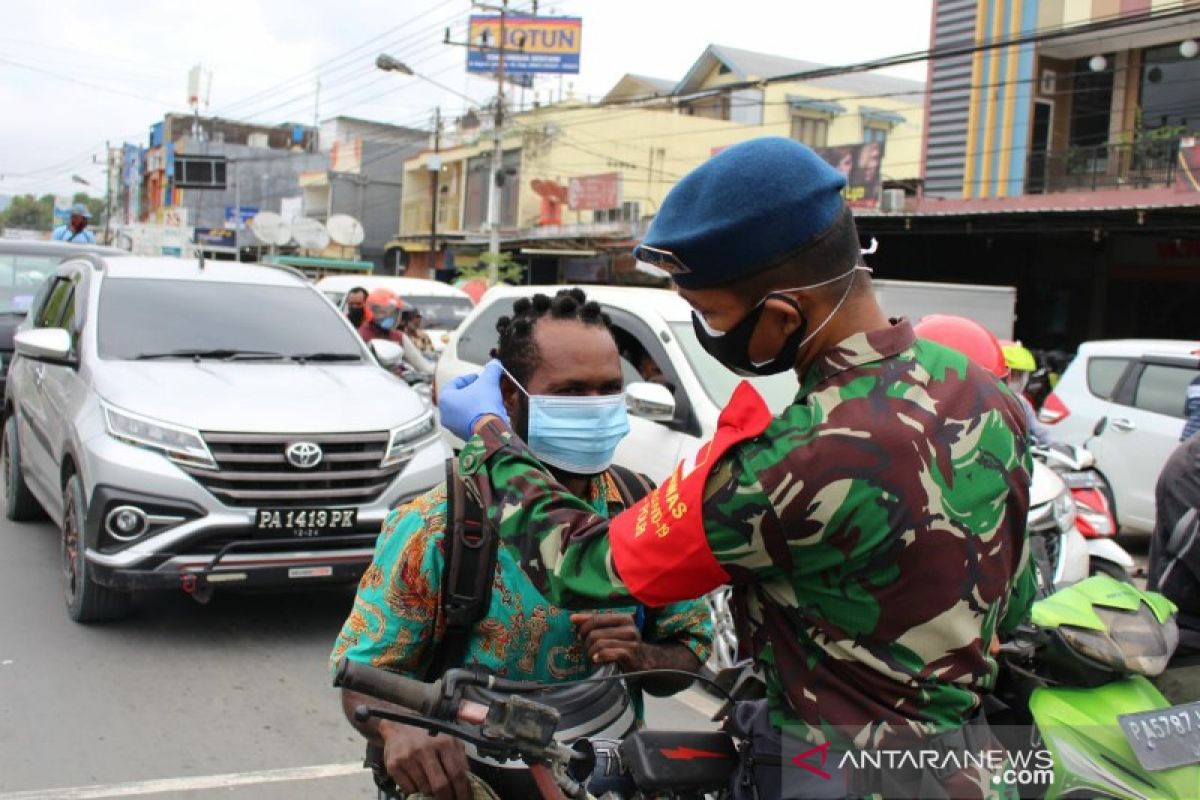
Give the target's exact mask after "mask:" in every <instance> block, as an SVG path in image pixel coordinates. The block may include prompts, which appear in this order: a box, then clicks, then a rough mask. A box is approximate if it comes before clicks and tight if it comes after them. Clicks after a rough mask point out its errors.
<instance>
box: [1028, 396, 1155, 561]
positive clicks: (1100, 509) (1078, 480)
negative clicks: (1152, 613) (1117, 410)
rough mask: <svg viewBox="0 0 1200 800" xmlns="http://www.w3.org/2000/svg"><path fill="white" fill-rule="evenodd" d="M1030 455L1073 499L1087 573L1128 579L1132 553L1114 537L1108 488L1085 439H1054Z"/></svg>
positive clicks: (1099, 426)
mask: <svg viewBox="0 0 1200 800" xmlns="http://www.w3.org/2000/svg"><path fill="white" fill-rule="evenodd" d="M1106 425H1107V420H1105V419H1101V420H1100V421H1099V422H1098V423H1097V424H1096V428H1095V431H1094V432H1093V438H1094V437H1095V436H1096V435H1098V434H1099V433H1100V432H1102V431H1103V430H1104V427H1105V426H1106ZM1090 441H1091V439H1088V442H1090ZM1034 455H1035V457H1036V458H1038V459H1039V460H1040V461H1042V462H1043V463H1045V464H1046V465H1047V466H1048V467H1050V469H1052V470H1054V471H1055V472H1056V473H1057V474H1058V476H1059V478H1061V479H1062V481H1063V483H1065V484H1066V485H1067V488H1068V489H1070V491H1071V497H1072V498H1074V500H1075V526H1076V527H1077V528H1078V529H1079V532H1080V533H1081V534H1082V535H1083V537H1084V538H1085V539H1086V540H1087V549H1088V555H1089V557H1090V565H1089V569H1088V572H1089V574H1092V575H1095V574H1097V573H1104V574H1106V575H1111V576H1112V577H1114V578H1116V579H1117V580H1120V581H1129V580H1132V578H1131V576H1132V574H1133V571H1134V569H1135V564H1134V560H1133V557H1132V556H1131V555H1129V552H1128V551H1126V550H1125V548H1123V547H1121V545H1119V544H1117V542H1116V541H1115V538H1114V537H1116V535H1117V532H1118V526H1117V517H1116V512H1115V510H1114V508H1113V502H1112V489H1111V487H1109V485H1108V481H1107V480H1105V478H1104V476H1103V475H1102V474H1100V472H1099V470H1097V469H1096V457H1095V456H1094V455H1092V452H1091V451H1090V450H1088V449H1087V442H1085V443H1084V444H1082V445H1078V446H1077V445H1069V444H1065V443H1062V442H1055V443H1054V444H1052V445H1050V446H1049V447H1039V448H1035V449H1034Z"/></svg>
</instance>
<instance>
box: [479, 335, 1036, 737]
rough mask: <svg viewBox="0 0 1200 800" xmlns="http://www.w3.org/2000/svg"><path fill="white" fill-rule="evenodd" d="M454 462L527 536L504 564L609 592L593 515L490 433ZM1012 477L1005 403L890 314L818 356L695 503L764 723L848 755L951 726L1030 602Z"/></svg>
mask: <svg viewBox="0 0 1200 800" xmlns="http://www.w3.org/2000/svg"><path fill="white" fill-rule="evenodd" d="M461 463H463V464H464V466H465V467H466V470H465V471H471V472H474V473H476V478H475V479H476V480H479V481H486V482H487V483H489V484H490V486H491V489H492V490H493V491H494V492H495V493H496V497H497V499H499V500H501V501H502V502H497V503H495V504H494V506H493V509H494V514H493V518H492V521H493V523H495V524H496V525H497V528H498V530H499V531H500V534H501V536H502V537H505V538H508V537H513V538H518V537H519V538H525V537H528V536H529V535H530V534H531V533H534V534H536V536H537V537H538V538H539V539H540V540H541V541H542V545H541V547H540V549H539V551H538V552H537V553H533V554H530V557H529V558H527V559H526V560H524V561H523V562H522V566H523V568H524V569H525V570H526V572H528V573H529V574H530V577H531V579H532V580H533V581H534V583H535V584H536V585H538V586H539V587H540V588H541V589H542V590H543V591H545V592H547V594H548V596H550V597H553V598H556V600H557V601H558V602H561V603H563V604H565V605H573V604H588V603H591V604H595V603H596V602H597V601H608V602H617V601H618V599H619V598H620V597H621V595H622V594H623V593H626V592H627V591H628V590H627V589H626V587H625V586H624V585H623V584H622V583H621V581H620V578H619V577H618V575H617V573H616V570H615V568H614V567H613V565H612V555H611V551H610V549H609V541H608V537H607V536H606V535H604V534H605V533H606V531H607V526H608V521H607V520H606V519H605V518H604V517H602V516H600V515H597V514H595V513H593V512H592V511H591V509H590V508H588V507H587V505H586V504H585V503H582V502H581V501H579V500H578V499H577V498H574V497H572V496H571V495H570V494H569V493H567V492H566V491H565V490H563V489H562V487H560V486H558V485H557V484H555V483H554V481H553V479H552V478H551V477H550V476H549V475H548V474H546V473H545V472H544V471H542V468H541V467H540V466H539V464H538V462H537V461H536V460H535V459H534V458H533V457H532V456H531V455H530V454H529V451H528V450H527V449H526V447H525V445H524V444H523V443H522V442H521V440H520V439H519V438H518V437H517V436H515V435H514V434H512V433H511V432H509V431H508V430H507V429H506V428H504V426H502V425H500V424H498V423H491V424H489V425H487V426H484V428H483V429H482V430H481V431H480V432H479V434H478V435H477V436H476V437H475V438H473V439H472V440H471V441H470V442H469V443H468V446H467V449H466V450H465V451H464V453H463V457H462V462H461ZM1031 471H1032V463H1031V460H1030V454H1029V452H1028V448H1027V443H1026V432H1025V428H1024V420H1023V416H1022V414H1021V409H1020V406H1019V405H1017V403H1016V401H1015V399H1014V398H1013V396H1012V395H1011V394H1009V393H1008V392H1007V390H1005V389H1003V388H1002V387H1001V386H1000V385H999V382H998V381H996V380H995V379H994V378H993V377H992V376H991V374H990V373H987V372H985V371H984V370H982V369H981V368H980V367H978V366H976V365H975V364H973V363H971V362H969V361H968V360H967V358H966V357H965V356H963V355H962V354H960V353H958V352H957V351H954V350H950V349H948V348H945V347H942V346H940V345H938V344H935V343H932V342H929V341H926V340H918V339H916V338H915V337H914V335H913V332H912V328H911V326H910V325H909V324H908V323H907V322H899V323H896V324H894V325H892V326H891V327H890V328H889V329H885V330H880V331H875V332H871V333H864V334H857V335H855V336H852V337H850V338H849V339H847V340H845V341H843V342H841V343H840V344H839V345H837V346H835V347H833V348H832V349H830V350H828V351H826V352H824V353H823V354H821V356H820V357H819V358H818V359H817V360H816V362H815V363H814V364H813V365H812V366H811V367H810V368H809V369H808V370H807V372H806V373H805V375H804V376H803V378H802V380H801V388H800V391H799V393H798V394H797V396H796V399H795V401H794V403H793V404H792V405H791V406H789V407H788V408H787V409H786V410H785V411H784V412H783V413H782V414H781V415H780V416H779V417H777V418H775V419H774V420H773V421H771V422H770V424H769V427H767V429H766V431H765V432H764V433H763V434H762V435H760V436H757V437H756V438H753V439H750V440H747V441H743V442H740V443H739V444H737V445H735V446H734V448H733V449H732V450H729V451H728V452H726V454H725V455H724V457H723V458H721V459H720V460H719V461H717V462H716V464H715V465H714V466H713V468H712V471H711V472H710V473H709V476H708V478H707V483H706V484H705V493H704V501H703V504H702V509H701V512H700V513H701V514H702V517H703V532H704V534H703V535H704V536H706V538H707V545H708V547H709V548H710V549H711V551H712V553H713V555H714V556H715V557H716V560H717V562H719V564H720V565H721V566H722V567H723V568H724V570H725V571H726V573H727V574H728V575H729V577H730V580H731V583H732V584H733V585H734V587H735V594H736V597H737V600H738V608H739V613H738V617H739V619H738V622H739V627H740V629H741V632H742V641H743V644H748V645H749V646H750V648H751V649H752V651H753V654H754V656H755V657H756V658H758V659H759V660H760V661H761V662H762V663H763V664H764V665H765V666H766V673H767V679H768V684H769V686H768V700H769V702H770V707H771V710H772V721H773V722H774V723H775V724H776V725H777V726H779V727H781V728H785V729H786V730H787V732H788V733H789V734H791V735H796V736H801V737H803V738H806V739H808V740H810V741H823V740H833V741H840V742H844V741H845V739H844V738H843V737H849V738H850V739H852V740H854V741H855V743H857V744H859V745H860V746H862V745H866V744H868V743H870V742H872V741H873V740H876V739H877V738H878V736H879V735H880V734H881V733H883V734H885V733H886V731H887V730H888V729H890V728H908V729H915V730H916V731H918V732H922V733H931V732H935V731H939V730H946V729H951V728H955V727H957V726H959V725H961V724H962V722H963V721H964V719H966V718H967V717H968V716H969V715H971V714H972V712H973V711H974V710H975V709H976V708H977V707H978V704H979V702H980V695H981V693H983V692H986V691H987V690H989V689H990V688H991V686H992V683H993V681H994V679H995V672H996V665H995V662H994V660H993V659H992V658H991V657H990V655H989V654H988V645H989V643H990V641H991V637H992V634H993V632H995V631H996V630H997V629H998V628H1001V627H1005V626H1007V625H1010V624H1013V623H1015V622H1016V621H1018V620H1019V618H1020V617H1021V616H1023V615H1024V613H1025V612H1026V610H1027V607H1028V604H1029V602H1031V600H1032V596H1033V591H1034V583H1033V579H1032V574H1031V570H1030V569H1029V565H1028V560H1029V559H1028V547H1027V544H1026V539H1025V518H1026V513H1027V511H1028V503H1029V483H1030V474H1031ZM636 512H637V508H636V507H635V509H633V510H631V511H628V512H625V513H627V514H633V513H636ZM692 513H694V512H692ZM667 524H668V525H671V524H677V523H672V522H671V521H670V520H668V521H667ZM660 535H661V534H660ZM667 577H669V576H664V580H665V578H667ZM1014 587H1015V588H1016V589H1017V591H1013V589H1014Z"/></svg>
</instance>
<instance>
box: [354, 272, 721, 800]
mask: <svg viewBox="0 0 1200 800" xmlns="http://www.w3.org/2000/svg"><path fill="white" fill-rule="evenodd" d="M497 329H498V331H499V341H498V347H497V350H496V351H495V354H496V356H497V357H498V360H499V362H500V363H501V364H502V365H503V367H504V369H505V371H506V372H505V375H506V377H505V379H504V384H503V388H502V392H503V396H504V405H505V410H506V412H507V413H508V415H509V418H510V419H512V420H513V425H514V428H515V430H517V431H519V432H520V434H521V436H522V437H523V439H524V440H526V441H528V443H529V446H530V448H531V450H532V452H533V454H534V456H535V457H536V458H537V459H538V461H539V463H540V464H543V465H544V468H545V469H546V470H547V471H548V474H549V475H551V476H552V477H553V479H554V480H555V481H556V482H557V483H559V484H561V485H562V486H564V487H566V488H567V490H568V491H570V492H571V493H572V495H573V496H574V497H576V498H578V499H579V501H580V502H581V503H585V504H586V505H587V506H588V507H589V508H590V509H592V510H593V512H594V513H596V514H599V515H601V516H604V517H608V516H612V515H614V514H616V513H619V512H620V511H621V510H623V509H624V508H625V507H626V506H628V505H630V504H631V503H632V502H633V500H635V499H636V498H637V497H641V496H644V494H645V492H646V491H647V490H648V489H649V488H650V485H649V481H648V479H645V478H644V477H643V476H638V475H637V474H635V473H633V472H632V471H630V470H626V469H624V468H621V467H617V466H614V465H612V464H611V461H612V458H613V453H614V452H615V449H616V447H617V444H618V443H619V442H620V441H621V440H622V439H623V438H624V437H625V435H626V433H627V432H628V430H629V423H628V419H627V417H626V410H625V404H624V396H623V394H622V391H621V388H622V374H621V367H620V360H619V357H618V354H617V347H616V343H615V342H614V340H613V335H612V330H611V328H610V325H609V322H608V318H607V317H606V316H605V315H603V314H602V313H601V312H600V308H599V306H597V305H596V304H595V303H592V302H588V301H587V298H586V296H585V295H584V293H583V292H582V291H580V290H579V289H573V290H569V291H568V290H563V291H560V292H559V293H558V294H557V295H556V296H555V297H553V298H551V297H548V296H546V295H541V294H538V295H535V296H534V297H533V298H532V299H529V298H522V299H519V300H517V301H516V302H515V303H514V304H513V310H512V314H511V316H504V317H502V318H501V319H500V320H499V323H498V325H497ZM581 440H586V442H587V443H588V444H587V445H581V444H580V441H581ZM448 485H452V488H453V491H454V492H455V493H461V492H463V491H465V489H464V487H463V486H462V485H461V483H460V482H459V481H458V480H457V478H456V477H455V476H453V475H451V476H449V477H448V481H447V483H443V484H441V485H439V486H437V487H435V488H434V489H432V490H431V491H430V492H428V493H426V494H425V495H423V496H422V497H420V498H418V499H416V500H414V501H413V502H412V503H409V504H407V505H405V506H402V507H400V508H398V509H397V510H395V511H393V512H392V513H391V514H390V515H389V516H388V518H387V520H386V521H385V522H384V525H383V532H382V534H381V535H380V538H379V541H378V544H377V546H376V553H375V558H374V561H373V563H372V564H371V566H370V567H369V568H368V570H367V572H366V574H365V576H364V577H363V580H362V583H361V584H360V586H359V590H358V596H357V597H356V598H355V602H354V607H353V609H352V611H351V613H350V616H349V618H348V619H347V620H346V624H345V626H344V627H343V629H342V632H341V634H340V636H339V637H338V640H337V643H336V645H335V647H334V650H333V654H332V656H331V665H332V666H336V664H337V662H338V661H339V660H340V659H341V658H342V657H343V656H344V657H346V658H349V659H351V660H354V661H360V662H364V663H368V664H371V665H373V666H376V667H379V668H382V669H386V670H389V671H392V672H396V673H400V674H403V675H405V676H408V677H414V678H422V677H425V678H426V679H427V680H433V679H435V678H438V677H440V676H441V674H442V672H444V671H445V670H446V669H450V668H453V667H461V666H471V665H479V666H482V667H484V668H487V669H488V670H490V671H492V672H494V673H496V674H500V675H503V676H504V677H507V678H510V679H514V680H535V681H540V682H547V683H551V684H553V683H557V682H561V681H565V680H569V679H572V678H582V677H586V676H587V675H588V674H589V673H590V672H591V671H592V669H593V668H594V667H595V666H596V665H598V664H599V665H603V664H610V663H611V664H615V665H616V666H617V667H618V668H619V669H621V670H623V671H626V672H634V671H638V670H643V669H650V668H656V667H664V668H670V669H680V670H687V671H690V672H695V671H696V670H698V669H699V668H700V665H701V664H703V663H704V662H705V661H706V660H707V658H708V654H709V651H710V648H711V642H712V626H711V624H710V622H709V619H708V612H707V606H706V605H705V603H704V601H703V600H696V601H691V600H689V601H683V602H678V603H673V604H670V605H667V606H665V607H663V608H659V609H655V610H653V611H647V610H646V609H644V608H641V607H639V606H637V605H636V604H632V603H630V604H629V605H628V606H626V607H623V608H617V609H610V610H608V611H606V612H603V613H595V614H592V613H576V614H572V613H570V612H568V611H564V610H562V609H561V608H560V607H558V606H556V605H554V604H553V603H551V602H550V601H549V600H548V599H547V598H546V597H545V596H543V595H542V594H541V592H539V591H538V589H537V588H536V587H535V586H534V584H533V583H532V582H531V581H530V580H529V578H527V577H526V575H525V573H524V572H522V571H521V567H520V564H519V560H520V559H519V555H520V553H523V552H533V551H534V550H536V547H537V545H538V542H537V538H536V536H532V535H531V536H529V537H526V539H524V540H523V541H515V540H511V541H509V542H508V543H507V544H509V545H511V546H512V547H504V548H501V549H499V551H498V552H496V561H495V565H494V573H495V577H494V579H493V580H488V581H486V586H487V588H488V589H489V592H488V598H487V601H486V602H487V612H486V614H484V615H482V616H481V617H480V618H479V619H477V620H476V621H474V622H472V623H471V624H470V627H469V630H464V631H456V629H455V627H454V625H453V624H451V623H448V621H447V615H446V613H443V605H442V603H441V602H440V599H441V598H442V597H443V592H444V587H445V586H446V584H447V583H448V582H449V581H450V580H451V575H452V574H454V573H457V572H459V571H464V570H465V571H467V572H472V571H473V570H474V569H475V568H479V569H482V568H483V567H478V566H477V565H475V564H471V565H470V569H468V566H467V565H466V562H465V561H463V560H460V559H455V558H454V556H453V555H452V554H453V552H454V551H453V549H452V548H453V543H454V540H453V538H452V537H454V536H455V535H456V533H457V532H456V530H455V529H454V522H455V519H456V513H455V512H454V511H453V509H454V508H455V506H454V504H453V503H451V502H450V501H449V500H448V491H447V487H448ZM639 486H640V487H642V488H640V491H638V490H637V489H638V487H639ZM459 496H461V495H459ZM452 561H453V562H454V563H453V564H451V562H452ZM459 591H460V592H461V589H460V590H459ZM460 601H461V597H460ZM455 634H457V636H456V635H455ZM684 685H686V682H685V683H684V684H683V685H681V684H679V682H678V681H670V680H668V681H666V682H663V681H662V680H661V679H660V680H659V682H658V683H646V684H642V685H641V687H634V690H633V692H634V698H633V701H634V702H633V709H631V710H630V712H629V713H628V714H627V715H626V721H625V723H624V726H625V729H624V730H611V731H609V733H608V735H609V736H619V735H621V734H623V733H626V732H628V729H629V726H631V725H632V723H633V721H634V718H635V716H637V717H640V716H641V703H640V690H641V688H645V689H646V690H647V691H650V692H651V693H653V694H669V693H672V692H674V691H678V690H679V689H681V688H683V686H684ZM597 688H598V690H600V691H602V692H603V691H604V690H605V689H606V687H597ZM597 699H598V700H600V699H602V698H597ZM539 700H540V701H541V702H550V703H553V702H554V700H553V696H552V695H546V694H541V695H539ZM343 701H344V702H343V705H344V707H345V709H346V713H347V716H348V718H349V719H350V720H351V722H352V724H353V725H354V726H355V727H356V728H357V729H358V730H359V731H360V732H362V733H363V735H364V736H366V737H367V738H368V739H369V740H370V741H372V742H374V743H375V744H376V745H377V746H378V747H379V748H381V749H382V754H381V762H382V764H383V766H384V769H385V770H386V773H387V774H388V775H389V776H390V777H391V779H392V780H394V781H395V782H396V784H398V785H399V787H400V788H401V789H402V790H403V791H405V792H409V793H411V792H417V791H420V792H423V793H426V794H432V795H433V796H434V797H437V798H439V800H441V799H442V798H451V797H452V798H456V800H465V798H468V797H470V796H471V795H470V793H469V791H470V790H469V786H468V783H467V771H468V769H467V759H466V756H465V754H464V748H463V745H462V743H461V742H460V741H458V740H457V739H452V738H450V737H448V736H443V735H439V736H430V735H429V734H428V733H427V732H425V731H424V730H420V729H416V728H409V727H407V726H403V725H399V724H396V723H391V722H379V721H378V720H375V721H372V722H369V723H361V722H358V721H356V720H355V719H354V716H353V712H354V708H355V706H356V705H358V704H360V703H368V702H371V701H370V699H369V698H364V697H363V696H362V695H359V694H356V693H354V692H349V691H346V690H344V691H343ZM582 702H583V699H582V698H581V697H579V696H578V694H576V695H575V696H573V699H572V706H573V707H576V706H579V705H580V704H581V703H582ZM611 702H612V701H611V698H610V699H608V700H607V701H605V707H604V708H598V709H594V711H595V716H596V717H602V716H604V715H605V714H608V713H609V712H611V711H612V710H613V709H612V708H611V707H610V705H609V704H610V703H611ZM584 716H585V717H586V715H584ZM586 724H587V722H586V720H585V721H584V722H582V723H581V722H579V721H574V722H572V723H571V724H570V725H568V726H567V727H569V728H571V729H574V730H575V731H576V735H582V733H581V729H583V728H584V726H585V725H586ZM601 727H604V726H601ZM609 727H611V726H609ZM598 730H599V729H597V730H595V731H593V733H595V732H598ZM518 766H519V764H513V765H512V766H511V768H508V769H504V768H501V767H497V766H495V765H490V764H480V763H472V765H471V770H472V771H473V772H474V773H475V774H477V775H479V776H481V777H484V778H486V779H487V781H488V783H489V784H490V785H491V786H492V787H493V788H494V789H496V790H497V791H499V792H500V793H501V794H502V795H503V796H505V797H522V798H524V797H528V796H534V795H535V794H536V791H535V790H534V789H533V787H531V786H528V785H526V783H524V782H523V779H522V776H521V775H519V774H513V773H515V772H517V770H516V769H515V768H516V767H518Z"/></svg>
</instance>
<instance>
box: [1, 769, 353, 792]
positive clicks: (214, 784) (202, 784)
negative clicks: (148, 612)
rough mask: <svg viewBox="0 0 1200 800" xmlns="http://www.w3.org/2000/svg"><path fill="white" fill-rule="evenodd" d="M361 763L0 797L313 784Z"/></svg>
mask: <svg viewBox="0 0 1200 800" xmlns="http://www.w3.org/2000/svg"><path fill="white" fill-rule="evenodd" d="M365 773H366V770H365V769H364V768H363V765H362V762H361V761H354V762H351V763H349V764H318V765H316V766H311V767H293V768H290V769H268V770H262V771H261V772H231V773H228V774H226V775H196V776H194V777H190V778H161V779H158V780H149V781H131V782H129V783H108V784H101V785H97V786H75V787H71V788H67V789H33V790H31V791H25V792H8V793H7V794H0V800H94V798H102V797H139V796H142V795H149V794H168V793H175V792H196V791H204V790H207V789H232V788H234V787H236V786H256V785H259V784H263V783H287V782H289V781H313V780H320V779H322V778H343V777H345V776H347V775H359V774H362V775H363V776H364V778H365V777H366V774H365Z"/></svg>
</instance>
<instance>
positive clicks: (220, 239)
mask: <svg viewBox="0 0 1200 800" xmlns="http://www.w3.org/2000/svg"><path fill="white" fill-rule="evenodd" d="M192 241H194V242H195V243H196V244H203V245H207V246H209V247H237V231H235V230H233V229H232V228H196V234H195V236H194V237H193V238H192Z"/></svg>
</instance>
